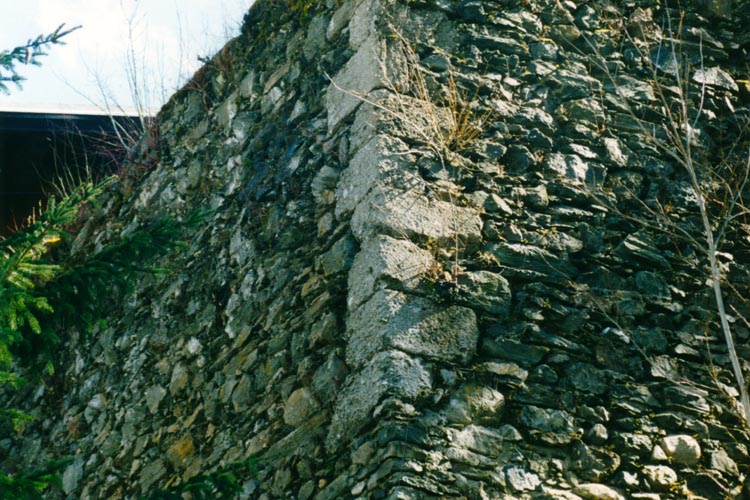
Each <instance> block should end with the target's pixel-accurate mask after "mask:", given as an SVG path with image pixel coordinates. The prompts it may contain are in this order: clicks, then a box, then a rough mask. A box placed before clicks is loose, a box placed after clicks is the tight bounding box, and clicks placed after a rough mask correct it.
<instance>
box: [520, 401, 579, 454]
mask: <svg viewBox="0 0 750 500" xmlns="http://www.w3.org/2000/svg"><path fill="white" fill-rule="evenodd" d="M520 420H521V423H523V424H524V425H525V426H526V427H527V428H528V429H529V432H530V434H531V436H532V437H534V438H536V439H538V440H540V441H542V442H545V443H547V444H551V445H561V444H567V443H570V442H572V441H573V440H575V439H578V438H580V437H581V435H582V430H580V429H579V428H578V427H576V426H575V422H574V419H573V417H572V416H571V415H570V414H569V413H568V412H566V411H565V410H550V409H546V408H538V407H536V406H531V405H528V406H524V407H523V409H522V410H521V417H520Z"/></svg>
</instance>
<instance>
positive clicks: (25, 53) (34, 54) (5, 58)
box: [0, 24, 80, 94]
mask: <svg viewBox="0 0 750 500" xmlns="http://www.w3.org/2000/svg"><path fill="white" fill-rule="evenodd" d="M64 27H65V24H61V25H60V26H58V27H57V29H56V30H55V31H53V32H52V33H50V34H49V35H39V36H38V37H36V38H34V39H30V40H28V41H27V42H26V44H24V45H20V46H18V47H16V48H14V49H13V50H10V51H8V50H3V51H2V52H0V90H1V91H3V92H5V93H6V94H8V93H10V90H9V89H8V86H7V85H6V84H5V82H12V83H14V84H16V86H18V87H19V88H20V86H21V82H22V81H23V80H25V78H24V77H22V76H21V75H19V74H18V70H17V69H16V64H17V63H20V64H33V65H35V66H39V65H41V62H40V61H39V58H40V57H42V56H46V55H47V52H45V49H46V48H47V47H49V46H51V45H65V42H64V41H62V40H61V39H62V38H63V37H64V36H66V35H68V34H70V33H72V32H73V31H75V30H77V29H78V28H80V26H75V27H74V28H70V29H63V28H64Z"/></svg>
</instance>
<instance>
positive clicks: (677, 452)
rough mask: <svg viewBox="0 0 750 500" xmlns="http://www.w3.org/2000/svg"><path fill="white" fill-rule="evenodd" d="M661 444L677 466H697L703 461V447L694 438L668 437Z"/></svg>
mask: <svg viewBox="0 0 750 500" xmlns="http://www.w3.org/2000/svg"><path fill="white" fill-rule="evenodd" d="M660 444H661V447H662V449H663V450H664V451H665V452H666V453H667V456H668V457H669V458H670V459H671V460H672V461H673V462H674V463H676V464H681V465H695V464H697V463H698V461H700V459H701V447H700V445H699V444H698V441H697V440H696V439H695V438H694V437H692V436H688V435H686V434H678V435H673V436H666V437H665V438H664V439H662V440H661V443H660Z"/></svg>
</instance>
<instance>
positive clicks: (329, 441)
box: [326, 351, 432, 451]
mask: <svg viewBox="0 0 750 500" xmlns="http://www.w3.org/2000/svg"><path fill="white" fill-rule="evenodd" d="M350 380H351V382H350V383H349V384H348V385H347V386H346V387H344V389H343V391H342V392H341V394H340V395H339V397H338V399H337V401H336V409H335V412H334V416H333V420H332V422H331V428H330V430H329V432H328V437H327V438H326V446H327V447H328V449H330V450H332V451H333V450H335V449H337V448H338V447H340V446H342V445H343V444H344V443H345V442H346V441H347V440H348V439H349V438H351V437H352V435H354V433H355V432H357V431H358V430H359V429H360V428H361V427H362V426H363V425H365V423H366V422H367V421H368V419H369V417H370V415H371V412H372V410H373V409H374V408H375V406H376V405H377V404H378V402H379V401H380V399H381V398H382V397H383V396H385V395H386V394H389V395H393V396H396V397H399V398H404V399H406V400H413V399H416V398H419V397H423V396H425V395H426V394H427V392H428V391H429V390H430V388H431V386H432V377H431V376H430V374H429V372H427V371H426V370H425V368H424V366H423V364H422V363H421V362H420V361H419V360H418V359H416V358H412V357H410V356H408V355H406V354H404V353H402V352H399V351H385V352H380V353H378V354H376V355H375V356H374V357H373V358H372V359H371V360H370V361H369V362H368V363H367V365H366V366H364V368H363V369H362V370H361V371H360V372H358V373H357V374H356V375H354V376H353V377H352V378H351V379H350Z"/></svg>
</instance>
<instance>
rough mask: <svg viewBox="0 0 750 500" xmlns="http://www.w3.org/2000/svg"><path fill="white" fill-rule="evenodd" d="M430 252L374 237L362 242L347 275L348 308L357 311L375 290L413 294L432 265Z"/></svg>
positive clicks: (381, 236)
mask: <svg viewBox="0 0 750 500" xmlns="http://www.w3.org/2000/svg"><path fill="white" fill-rule="evenodd" d="M433 262H434V260H433V258H432V255H431V254H430V252H428V251H426V250H423V249H421V248H419V247H418V246H417V245H415V244H414V243H411V242H410V241H408V240H397V239H395V238H391V237H389V236H384V235H377V236H375V237H373V238H372V239H370V240H367V241H364V242H362V246H361V250H360V252H359V253H358V254H357V256H356V257H355V259H354V264H352V269H351V270H350V272H349V296H348V298H347V302H348V305H349V306H350V307H352V308H355V307H358V306H359V305H360V304H361V303H362V302H364V301H365V300H367V299H368V298H370V297H371V296H372V295H373V293H375V292H376V291H377V290H378V289H380V288H384V287H388V286H398V288H399V289H401V290H404V291H414V290H416V288H417V287H418V285H419V283H420V280H422V279H424V275H425V273H426V272H427V271H428V270H429V269H430V267H431V266H432V265H433Z"/></svg>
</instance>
